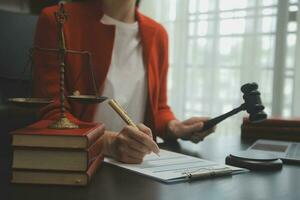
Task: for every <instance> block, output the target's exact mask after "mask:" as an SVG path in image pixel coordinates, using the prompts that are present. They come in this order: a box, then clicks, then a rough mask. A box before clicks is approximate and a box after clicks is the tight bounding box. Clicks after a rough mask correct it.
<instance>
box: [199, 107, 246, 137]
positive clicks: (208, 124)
mask: <svg viewBox="0 0 300 200" xmlns="http://www.w3.org/2000/svg"><path fill="white" fill-rule="evenodd" d="M242 110H245V109H244V104H242V105H241V106H240V107H238V108H235V109H233V110H232V111H229V112H227V113H225V114H223V115H220V116H218V117H215V118H213V119H210V120H208V121H206V122H204V126H203V128H202V130H203V131H205V130H207V129H210V128H212V127H214V126H215V125H217V124H218V123H219V122H221V121H223V120H224V119H226V118H228V117H230V116H232V115H235V114H236V113H238V112H240V111H242Z"/></svg>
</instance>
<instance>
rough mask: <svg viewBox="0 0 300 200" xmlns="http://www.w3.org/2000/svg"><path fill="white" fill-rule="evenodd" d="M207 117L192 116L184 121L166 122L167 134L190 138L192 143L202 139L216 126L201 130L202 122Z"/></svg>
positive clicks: (185, 138) (184, 138)
mask: <svg viewBox="0 0 300 200" xmlns="http://www.w3.org/2000/svg"><path fill="white" fill-rule="evenodd" d="M207 120H208V118H205V117H192V118H190V119H187V120H185V121H182V122H180V121H178V120H172V121H170V122H169V124H168V130H169V134H171V135H170V136H171V137H174V136H175V137H176V138H181V139H183V140H191V141H192V142H193V143H198V142H200V141H202V140H203V139H204V138H205V137H206V136H208V135H209V134H211V133H212V132H214V131H215V129H216V127H213V128H211V129H208V130H205V131H203V130H202V129H203V126H204V122H205V121H207Z"/></svg>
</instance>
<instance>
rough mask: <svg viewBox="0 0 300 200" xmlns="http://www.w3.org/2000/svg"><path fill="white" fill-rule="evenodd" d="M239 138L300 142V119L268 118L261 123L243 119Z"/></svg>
mask: <svg viewBox="0 0 300 200" xmlns="http://www.w3.org/2000/svg"><path fill="white" fill-rule="evenodd" d="M241 136H242V138H245V139H271V140H292V141H300V118H298V119H297V118H292V119H285V118H269V119H267V120H265V121H263V122H261V123H251V122H250V121H249V120H248V118H244V119H243V124H242V126H241Z"/></svg>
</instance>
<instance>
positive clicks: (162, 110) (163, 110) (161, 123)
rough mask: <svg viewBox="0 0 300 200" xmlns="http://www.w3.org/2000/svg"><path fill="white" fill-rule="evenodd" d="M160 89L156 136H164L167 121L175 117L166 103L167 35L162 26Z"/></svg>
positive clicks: (160, 35)
mask: <svg viewBox="0 0 300 200" xmlns="http://www.w3.org/2000/svg"><path fill="white" fill-rule="evenodd" d="M159 37H160V39H159V40H160V45H161V47H160V50H159V52H160V55H161V59H160V63H161V65H160V67H161V70H160V83H159V84H160V87H159V88H160V90H159V97H158V112H157V113H156V116H155V125H156V131H157V134H158V136H161V137H163V138H164V136H165V135H166V132H167V126H168V123H169V121H171V120H174V119H176V118H175V116H174V114H173V112H172V110H171V108H170V106H169V105H168V97H167V82H168V80H167V79H168V68H169V55H168V35H167V32H166V31H165V29H164V28H162V29H161V31H160V34H159Z"/></svg>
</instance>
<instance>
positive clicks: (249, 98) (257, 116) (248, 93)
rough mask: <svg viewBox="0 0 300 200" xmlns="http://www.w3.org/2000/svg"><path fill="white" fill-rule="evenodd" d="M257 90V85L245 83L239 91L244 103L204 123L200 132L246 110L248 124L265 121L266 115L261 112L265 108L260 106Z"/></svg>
mask: <svg viewBox="0 0 300 200" xmlns="http://www.w3.org/2000/svg"><path fill="white" fill-rule="evenodd" d="M257 89H258V85H257V83H247V84H245V85H243V86H242V87H241V91H242V92H243V93H244V95H243V99H244V100H245V103H243V104H242V105H240V106H239V107H238V108H235V109H233V110H232V111H229V112H227V113H225V114H223V115H220V116H218V117H215V118H213V119H210V120H208V121H206V122H205V123H204V126H203V129H202V130H207V129H210V128H212V127H214V126H215V125H217V124H218V123H219V122H221V121H223V120H224V119H226V118H228V117H230V116H232V115H235V114H237V113H238V112H240V111H243V110H246V111H247V112H248V113H249V121H250V122H253V123H258V122H261V121H263V120H265V119H266V118H267V114H266V113H265V112H264V111H263V110H264V108H265V107H264V106H263V105H262V101H261V98H260V92H259V91H257Z"/></svg>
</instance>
